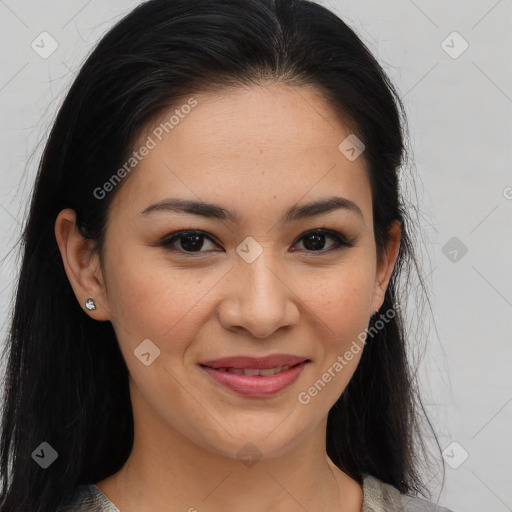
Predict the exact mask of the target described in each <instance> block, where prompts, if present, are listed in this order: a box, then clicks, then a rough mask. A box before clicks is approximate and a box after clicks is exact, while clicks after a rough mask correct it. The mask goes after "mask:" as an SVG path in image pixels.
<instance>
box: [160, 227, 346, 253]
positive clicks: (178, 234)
mask: <svg viewBox="0 0 512 512" xmlns="http://www.w3.org/2000/svg"><path fill="white" fill-rule="evenodd" d="M187 235H199V236H203V237H204V238H207V239H208V240H210V241H211V242H213V243H214V244H217V242H216V241H215V240H214V239H213V238H212V237H211V236H209V235H208V234H207V233H205V232H204V231H201V230H197V229H192V230H184V231H175V232H174V233H171V234H170V235H168V236H166V237H165V238H164V239H163V240H162V241H161V242H160V243H159V244H158V245H160V246H163V247H165V248H166V249H167V250H169V251H171V252H177V253H181V254H184V255H187V256H192V257H195V256H196V255H199V254H201V253H205V252H209V251H185V250H183V249H176V248H173V247H172V244H173V243H174V242H176V241H179V240H180V239H181V238H185V237H186V236H187ZM310 235H324V236H326V237H330V238H332V239H333V240H334V242H335V244H336V245H335V246H334V247H330V248H329V249H320V250H318V251H314V250H307V249H304V250H305V252H307V253H310V254H327V253H330V252H333V251H339V250H340V249H343V248H348V247H353V245H354V244H353V243H352V242H350V241H348V240H347V239H346V238H345V237H344V236H343V235H341V234H340V233H338V232H336V231H332V230H330V229H324V228H317V229H311V230H309V231H306V232H305V233H303V234H302V235H301V236H300V237H299V238H298V239H297V240H296V242H295V243H294V244H293V245H295V244H297V243H298V242H300V241H301V240H302V239H303V238H306V237H307V236H310ZM217 245H218V244H217Z"/></svg>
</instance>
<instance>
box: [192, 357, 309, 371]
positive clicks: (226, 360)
mask: <svg viewBox="0 0 512 512" xmlns="http://www.w3.org/2000/svg"><path fill="white" fill-rule="evenodd" d="M304 361H308V358H307V357H303V356H294V355H291V354H271V355H268V356H265V357H251V356H234V357H223V358H222V359H212V360H210V361H201V362H200V363H199V364H200V365H203V366H209V367H210V368H241V369H247V368H254V369H258V370H261V369H265V368H277V367H279V366H294V365H296V364H298V363H302V362H304Z"/></svg>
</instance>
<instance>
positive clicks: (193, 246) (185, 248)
mask: <svg viewBox="0 0 512 512" xmlns="http://www.w3.org/2000/svg"><path fill="white" fill-rule="evenodd" d="M160 245H162V246H164V247H166V248H167V249H169V250H170V251H175V252H183V253H201V252H206V251H210V250H212V249H213V250H214V249H215V247H217V246H216V244H215V243H214V242H213V240H212V239H211V238H210V237H208V236H207V235H206V234H204V233H203V232H201V231H178V232H177V233H173V234H172V235H171V236H169V237H167V238H166V239H165V240H163V241H162V242H161V243H160ZM205 246H206V249H204V248H205Z"/></svg>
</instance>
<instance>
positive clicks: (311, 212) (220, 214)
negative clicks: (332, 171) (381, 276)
mask: <svg viewBox="0 0 512 512" xmlns="http://www.w3.org/2000/svg"><path fill="white" fill-rule="evenodd" d="M340 209H343V210H347V211H352V212H354V213H356V214H357V215H359V216H360V217H361V219H364V217H363V212H362V211H361V208H359V206H358V205H357V204H356V203H354V202H353V201H351V200H350V199H347V198H345V197H339V196H333V197H328V198H324V199H318V200H316V201H313V202H311V203H307V204H304V205H300V206H298V205H294V206H292V207H291V208H290V209H289V210H288V211H287V212H286V213H285V215H284V216H283V219H282V220H283V221H284V222H285V223H286V222H292V221H295V220H300V219H306V218H309V217H315V216H317V215H324V214H326V213H330V212H332V211H335V210H340ZM153 212H176V213H188V214H192V215H200V216H202V217H207V218H212V219H220V220H229V221H231V222H233V223H235V224H238V223H239V222H240V217H239V215H238V214H237V212H236V211H231V210H227V209H226V208H223V207H222V206H219V205H216V204H212V203H206V202H203V201H193V200H189V199H177V198H167V199H163V200H162V201H159V202H158V203H154V204H152V205H150V206H148V207H147V208H145V209H144V210H142V211H141V212H140V214H141V215H147V214H149V213H153Z"/></svg>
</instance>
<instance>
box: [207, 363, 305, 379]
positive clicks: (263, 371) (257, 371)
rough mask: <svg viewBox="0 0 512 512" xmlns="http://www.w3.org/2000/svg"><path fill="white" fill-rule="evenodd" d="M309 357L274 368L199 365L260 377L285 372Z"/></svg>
mask: <svg viewBox="0 0 512 512" xmlns="http://www.w3.org/2000/svg"><path fill="white" fill-rule="evenodd" d="M309 361H310V360H309V359H306V360H304V361H302V362H300V363H297V364H294V365H289V364H286V365H284V366H276V367H274V368H233V367H229V366H227V367H220V368H214V367H211V366H207V365H202V364H200V365H199V366H203V367H204V368H210V369H212V370H216V371H218V372H226V373H234V374H236V375H249V376H251V377H255V376H260V377H271V376H272V375H277V374H278V373H282V372H285V371H287V370H289V369H290V368H295V367H296V366H299V365H300V364H302V363H307V362H309Z"/></svg>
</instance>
